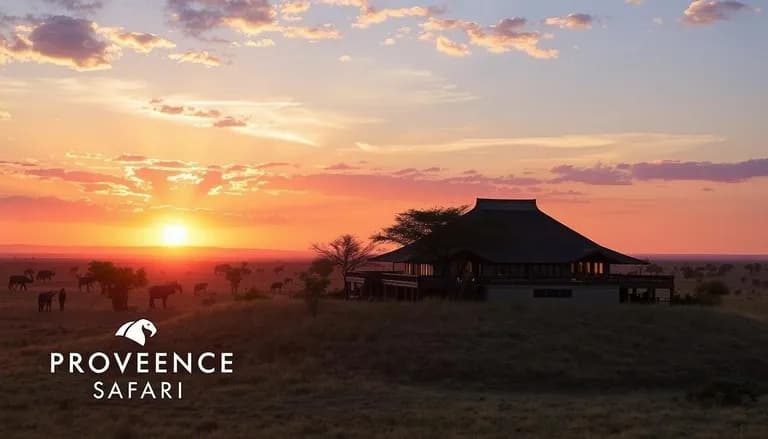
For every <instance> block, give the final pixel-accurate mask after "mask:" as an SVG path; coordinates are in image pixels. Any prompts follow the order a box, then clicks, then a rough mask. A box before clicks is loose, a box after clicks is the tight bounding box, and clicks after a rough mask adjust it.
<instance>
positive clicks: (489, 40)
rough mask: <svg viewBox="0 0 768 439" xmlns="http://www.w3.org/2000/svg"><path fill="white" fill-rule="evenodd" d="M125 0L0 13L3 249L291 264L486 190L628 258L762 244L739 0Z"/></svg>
mask: <svg viewBox="0 0 768 439" xmlns="http://www.w3.org/2000/svg"><path fill="white" fill-rule="evenodd" d="M128 3H129V2H123V1H120V0H111V1H105V2H101V3H99V2H97V4H93V3H92V2H91V3H88V2H80V1H72V2H43V3H39V4H37V3H36V4H35V5H34V6H31V3H30V2H22V1H15V0H14V1H10V2H3V5H2V6H0V245H3V244H33V245H51V246H58V245H97V246H146V245H150V246H154V245H162V244H164V243H165V241H166V238H164V235H163V230H164V228H166V227H167V226H168V225H180V226H182V227H184V228H185V229H186V233H187V236H188V237H187V244H189V245H197V246H217V247H241V248H270V249H292V250H306V249H307V248H308V247H309V245H310V243H312V242H317V241H325V240H329V239H332V238H333V237H335V236H336V235H338V234H341V233H353V234H356V235H358V236H360V237H364V238H365V237H368V236H370V235H371V234H372V233H374V232H375V231H377V230H378V229H379V228H381V227H383V226H386V225H388V224H389V223H390V222H391V221H392V219H393V217H394V215H395V214H396V213H397V212H399V211H402V210H405V209H408V208H413V207H433V206H437V205H444V206H448V205H462V204H469V205H471V204H473V203H474V200H475V198H477V197H491V198H492V197H497V198H537V199H538V200H539V206H540V207H541V208H542V209H543V210H544V211H546V212H548V213H550V214H552V215H553V216H555V217H556V218H558V219H560V220H561V221H563V222H564V223H566V224H568V225H570V226H572V227H574V228H575V229H576V230H578V231H580V232H582V233H584V234H585V235H587V236H589V237H590V238H592V239H594V240H596V241H598V242H600V243H601V244H604V245H607V246H609V247H612V248H615V249H617V250H620V251H623V252H628V253H741V254H747V253H749V254H766V253H768V229H766V226H765V224H766V223H767V220H768V207H767V206H768V203H766V202H765V200H768V156H766V154H765V145H766V140H768V126H766V125H765V124H764V123H763V121H762V120H761V119H760V117H762V116H763V115H764V114H765V110H766V108H765V102H768V95H767V94H766V93H768V90H767V89H766V87H765V86H764V78H765V77H766V76H768V61H766V60H765V57H763V56H761V55H762V54H764V53H766V51H768V26H765V19H766V18H765V14H762V13H760V12H759V11H758V10H757V8H755V7H754V6H751V5H749V4H748V3H743V6H739V7H736V6H734V5H735V3H734V2H700V1H688V2H683V3H684V4H682V5H673V4H668V3H664V4H652V3H653V2H646V3H643V4H640V2H635V3H637V4H630V3H626V2H615V4H610V5H608V4H606V5H599V6H598V5H590V6H589V9H592V10H588V11H574V10H572V9H571V7H572V6H573V5H572V4H571V2H564V1H563V2H554V1H553V2H546V3H544V2H535V1H532V0H531V1H521V2H515V4H514V5H513V4H511V3H510V2H506V1H501V0H498V1H497V0H489V1H488V2H487V4H486V6H484V7H483V8H480V7H477V6H473V5H474V3H473V2H472V3H470V2H460V1H454V0H446V1H444V2H442V3H440V4H435V5H428V4H425V3H424V2H422V1H419V0H413V1H411V2H408V1H405V0H403V1H399V0H398V1H395V0H393V1H384V0H382V1H380V2H373V1H372V2H368V1H365V0H354V1H347V0H344V1H341V0H339V1H336V0H317V1H314V0H310V1H271V2H270V1H268V0H247V1H244V2H242V5H244V6H243V9H240V8H235V7H234V6H233V3H232V2H230V1H228V0H215V1H206V2H201V1H199V0H177V1H174V2H155V1H145V0H136V1H135V2H130V4H131V5H137V4H140V5H141V7H138V6H131V7H129V6H127V5H128ZM686 3H687V4H686ZM736 3H739V2H736ZM740 4H742V3H740ZM429 6H439V7H438V8H430V7H429ZM583 7H585V8H586V7H587V6H583ZM137 11H141V13H137ZM193 17H206V20H193V19H192V18H193ZM522 17H525V18H522ZM747 39H748V41H750V44H743V42H744V41H746V40H747Z"/></svg>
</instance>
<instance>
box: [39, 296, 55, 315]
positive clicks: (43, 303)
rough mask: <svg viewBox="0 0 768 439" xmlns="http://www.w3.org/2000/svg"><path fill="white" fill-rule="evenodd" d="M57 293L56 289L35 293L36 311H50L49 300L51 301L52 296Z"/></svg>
mask: <svg viewBox="0 0 768 439" xmlns="http://www.w3.org/2000/svg"><path fill="white" fill-rule="evenodd" d="M56 294H57V292H56V291H47V292H45V293H40V294H38V295H37V310H38V312H43V311H48V312H50V311H51V302H52V301H53V296H55V295H56Z"/></svg>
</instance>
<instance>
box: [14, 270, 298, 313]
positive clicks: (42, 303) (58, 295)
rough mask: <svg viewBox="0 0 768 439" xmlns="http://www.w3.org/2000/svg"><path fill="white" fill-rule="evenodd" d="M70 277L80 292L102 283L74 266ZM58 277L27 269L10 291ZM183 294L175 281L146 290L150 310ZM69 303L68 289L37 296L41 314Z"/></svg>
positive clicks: (203, 290) (274, 288)
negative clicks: (55, 304)
mask: <svg viewBox="0 0 768 439" xmlns="http://www.w3.org/2000/svg"><path fill="white" fill-rule="evenodd" d="M230 270H232V268H231V266H230V265H229V264H221V265H216V266H215V267H214V270H213V272H214V275H220V274H226V273H228V272H229V271H230ZM263 271H264V270H263V269H257V270H256V272H263ZM274 271H275V273H276V274H278V273H279V272H281V271H283V267H278V268H276V269H275V270H274ZM70 274H71V275H74V277H75V278H76V279H77V282H76V283H77V290H78V291H79V292H83V291H85V292H90V291H91V288H92V287H96V286H101V284H100V283H99V280H98V279H97V278H96V276H95V275H94V274H91V273H86V274H80V273H78V270H77V267H73V268H72V269H70ZM55 276H56V272H55V271H53V270H39V271H37V272H35V271H34V270H33V269H27V270H24V272H23V274H14V275H10V276H9V277H8V291H19V292H26V291H29V285H34V284H36V283H37V284H41V285H44V284H45V283H47V282H50V281H52V280H53V279H54V277H55ZM291 281H292V279H291V278H285V279H283V280H281V281H277V282H274V283H272V284H271V286H270V288H269V289H270V291H271V292H272V293H281V292H282V290H283V287H285V286H287V285H288V284H290V283H291ZM208 285H209V284H208V283H207V282H199V283H196V284H194V287H193V289H192V293H193V295H194V296H202V295H204V296H206V297H207V296H210V295H212V294H215V293H209V292H208ZM100 289H101V293H102V294H106V293H105V291H104V288H103V286H102V288H100ZM177 293H178V294H182V293H183V288H182V286H181V284H180V283H179V282H178V281H172V282H168V283H163V284H157V285H151V286H149V287H148V288H147V295H148V299H149V303H148V305H149V308H155V303H156V302H157V301H160V302H162V305H163V309H165V308H167V306H168V298H169V297H170V296H171V295H173V294H177ZM66 300H67V292H66V289H65V288H60V289H56V290H48V291H42V292H40V293H38V296H37V302H38V311H39V312H50V311H51V309H52V308H53V304H54V302H55V301H58V304H59V311H64V305H65V303H66Z"/></svg>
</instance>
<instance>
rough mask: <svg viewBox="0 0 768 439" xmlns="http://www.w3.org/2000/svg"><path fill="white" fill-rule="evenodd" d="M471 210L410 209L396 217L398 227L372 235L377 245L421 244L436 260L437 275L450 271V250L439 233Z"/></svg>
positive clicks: (459, 208) (461, 207) (394, 225)
mask: <svg viewBox="0 0 768 439" xmlns="http://www.w3.org/2000/svg"><path fill="white" fill-rule="evenodd" d="M467 209H469V206H467V205H463V206H458V207H434V208H431V209H410V210H406V211H405V212H401V213H399V214H397V216H396V217H395V223H394V224H393V225H391V226H389V227H385V228H384V229H382V230H381V231H380V232H379V233H377V234H375V235H373V236H372V237H371V240H372V241H373V242H374V243H394V244H399V245H403V246H404V245H408V244H412V243H414V242H416V241H419V243H420V245H421V246H422V249H423V251H425V252H427V253H430V254H431V255H432V257H433V258H434V260H435V263H436V264H435V272H436V274H442V273H445V272H446V271H447V269H448V267H447V262H448V254H447V253H448V250H449V249H448V248H446V244H445V240H444V239H441V237H440V236H436V235H439V233H438V232H440V230H441V229H443V228H444V227H445V226H447V225H448V224H450V223H452V222H453V221H455V220H457V219H458V218H459V217H460V216H462V215H464V213H466V212H467Z"/></svg>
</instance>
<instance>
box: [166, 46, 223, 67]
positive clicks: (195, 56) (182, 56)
mask: <svg viewBox="0 0 768 439" xmlns="http://www.w3.org/2000/svg"><path fill="white" fill-rule="evenodd" d="M168 58H170V59H172V60H174V61H176V62H179V63H193V64H202V65H204V66H206V67H218V66H220V65H221V63H222V60H221V58H219V57H218V56H216V55H213V54H211V53H209V52H208V51H206V50H201V51H194V50H188V51H186V52H184V53H172V54H170V55H168Z"/></svg>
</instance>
